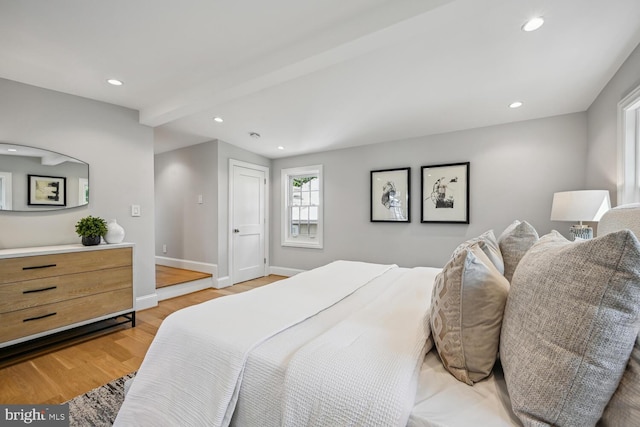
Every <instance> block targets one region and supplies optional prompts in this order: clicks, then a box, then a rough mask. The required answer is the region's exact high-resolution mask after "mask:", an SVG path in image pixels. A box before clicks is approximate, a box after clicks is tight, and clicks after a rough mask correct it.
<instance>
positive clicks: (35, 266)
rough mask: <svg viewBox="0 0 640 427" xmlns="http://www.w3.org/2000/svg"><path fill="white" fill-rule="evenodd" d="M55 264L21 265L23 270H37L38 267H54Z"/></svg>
mask: <svg viewBox="0 0 640 427" xmlns="http://www.w3.org/2000/svg"><path fill="white" fill-rule="evenodd" d="M55 266H56V264H47V265H34V266H33V267H22V269H23V270H37V269H39V268H49V267H55Z"/></svg>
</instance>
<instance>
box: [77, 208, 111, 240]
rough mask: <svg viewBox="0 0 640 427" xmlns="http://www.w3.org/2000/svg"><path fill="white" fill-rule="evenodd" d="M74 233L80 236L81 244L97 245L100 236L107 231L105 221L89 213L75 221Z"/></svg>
mask: <svg viewBox="0 0 640 427" xmlns="http://www.w3.org/2000/svg"><path fill="white" fill-rule="evenodd" d="M76 233H78V236H81V237H82V244H83V245H85V246H93V245H99V244H100V238H101V237H102V236H104V235H105V234H106V233H107V221H105V220H104V219H102V218H100V217H94V216H91V215H89V216H87V217H84V218H82V219H81V220H80V221H78V222H77V223H76Z"/></svg>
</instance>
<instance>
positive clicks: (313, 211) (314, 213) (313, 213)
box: [309, 207, 318, 222]
mask: <svg viewBox="0 0 640 427" xmlns="http://www.w3.org/2000/svg"><path fill="white" fill-rule="evenodd" d="M309 219H310V220H311V221H313V222H318V208H316V207H313V208H309Z"/></svg>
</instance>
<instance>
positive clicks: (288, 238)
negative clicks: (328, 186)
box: [280, 165, 324, 249]
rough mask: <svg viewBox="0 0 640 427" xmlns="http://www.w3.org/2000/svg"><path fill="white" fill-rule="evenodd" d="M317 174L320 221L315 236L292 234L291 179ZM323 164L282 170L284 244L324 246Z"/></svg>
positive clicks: (313, 247) (317, 247)
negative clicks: (307, 236)
mask: <svg viewBox="0 0 640 427" xmlns="http://www.w3.org/2000/svg"><path fill="white" fill-rule="evenodd" d="M309 175H317V176H318V193H319V194H318V206H317V207H318V223H317V232H316V236H315V238H306V237H302V238H301V237H300V235H298V236H293V235H292V234H291V219H292V218H291V210H290V209H289V207H290V200H289V199H290V192H289V181H290V180H291V179H292V178H295V177H302V176H309ZM322 175H323V168H322V165H311V166H301V167H295V168H286V169H282V170H281V171H280V177H281V182H282V205H281V209H282V215H281V217H282V225H281V228H282V232H281V237H282V240H281V244H282V246H289V247H297V248H312V249H322V248H323V240H324V239H323V230H324V215H323V210H324V209H323V205H324V179H323V176H322Z"/></svg>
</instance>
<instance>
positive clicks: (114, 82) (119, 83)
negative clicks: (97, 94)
mask: <svg viewBox="0 0 640 427" xmlns="http://www.w3.org/2000/svg"><path fill="white" fill-rule="evenodd" d="M107 83H109V84H110V85H114V86H122V85H123V84H124V83H122V80H118V79H108V80H107Z"/></svg>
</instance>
